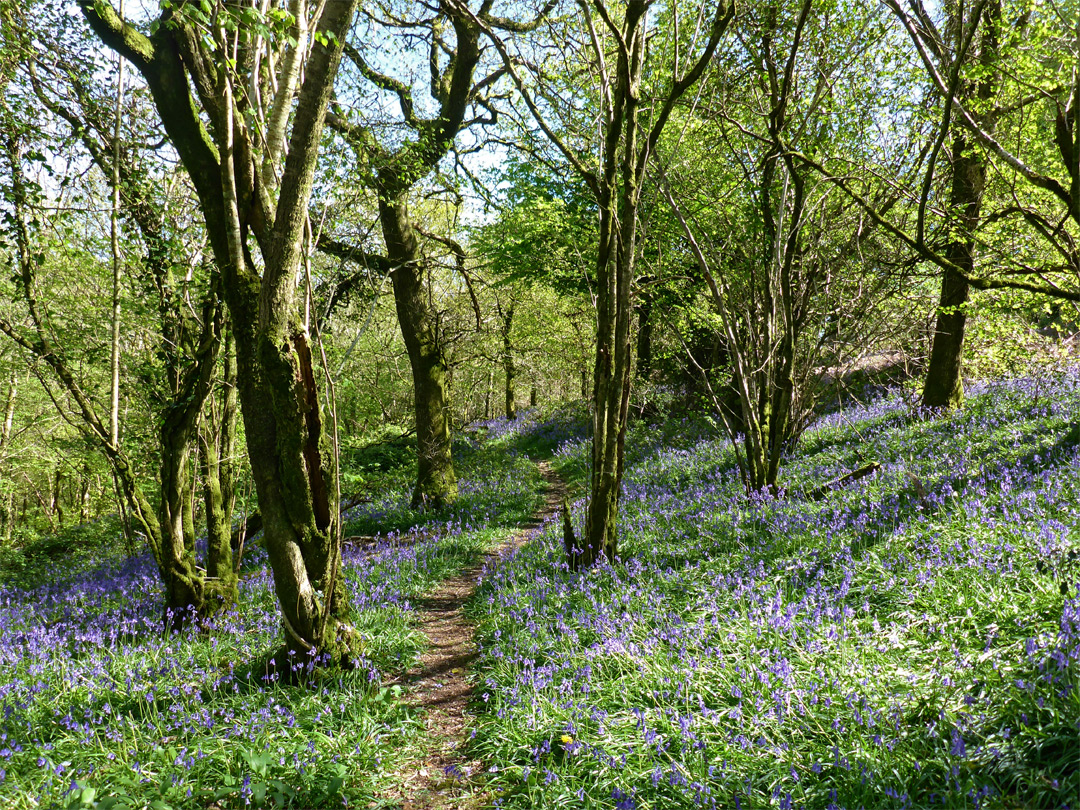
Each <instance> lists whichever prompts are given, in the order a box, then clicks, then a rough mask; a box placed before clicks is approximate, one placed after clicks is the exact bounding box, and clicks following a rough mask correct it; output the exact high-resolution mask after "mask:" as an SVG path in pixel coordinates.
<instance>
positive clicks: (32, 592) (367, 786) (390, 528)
mask: <svg viewBox="0 0 1080 810" xmlns="http://www.w3.org/2000/svg"><path fill="white" fill-rule="evenodd" d="M455 452H456V453H457V455H458V458H459V459H460V462H459V474H460V475H461V478H462V480H461V498H460V500H459V502H458V504H457V506H456V507H455V508H454V510H453V511H452V512H451V513H450V514H446V513H443V514H440V515H438V516H431V515H424V514H421V513H417V512H413V511H412V510H410V509H409V508H408V500H409V489H408V476H407V474H403V475H402V476H401V481H400V486H398V487H394V488H391V489H389V490H387V491H384V492H382V493H379V494H378V495H377V496H376V497H374V498H373V500H371V501H369V502H368V503H366V504H364V505H362V506H361V507H358V508H357V509H356V510H354V511H353V513H352V514H350V515H349V516H348V518H349V523H348V524H347V529H346V533H347V534H350V535H375V537H374V539H373V540H371V539H367V538H365V539H364V542H355V543H351V544H347V545H346V548H345V576H346V579H347V582H348V588H349V592H350V596H351V600H352V604H353V606H354V608H355V609H356V626H357V628H358V629H359V630H360V632H361V634H362V636H363V638H364V639H365V647H364V651H363V657H362V658H361V659H360V660H359V661H357V662H356V663H357V668H356V669H355V671H351V672H346V673H342V674H333V675H330V676H327V677H325V678H324V679H322V680H321V681H319V682H318V684H317V686H305V687H297V686H286V685H284V684H282V683H279V682H277V679H276V678H275V677H274V676H273V675H267V674H266V672H267V670H266V668H265V666H264V665H263V664H262V662H264V661H265V660H266V659H267V656H268V655H269V654H270V653H271V652H272V651H273V650H274V649H276V647H277V646H278V645H279V644H280V643H281V638H282V630H281V625H280V617H279V614H278V612H277V606H276V602H275V600H274V596H273V592H272V584H271V578H270V573H269V568H268V565H267V562H266V558H265V552H263V551H262V550H261V549H259V548H255V549H253V550H251V551H249V552H248V553H247V554H245V558H244V561H243V571H242V578H241V582H240V599H239V605H238V607H237V608H236V609H235V610H232V611H230V612H228V613H226V614H224V615H222V616H220V617H218V618H217V619H216V620H215V621H214V622H213V625H212V627H210V628H209V629H208V631H207V632H201V633H200V632H196V631H192V632H186V633H181V634H174V635H171V636H162V634H161V627H162V613H161V605H162V589H161V585H160V582H159V579H158V577H157V574H156V570H155V568H154V565H153V563H152V561H151V560H150V558H149V557H148V556H146V555H143V556H140V557H137V558H135V559H126V560H114V561H109V562H100V561H99V563H98V564H96V565H93V566H90V567H88V568H86V569H85V570H80V571H65V572H60V573H58V574H57V575H56V576H55V577H54V579H53V581H51V582H48V583H44V584H41V585H38V586H36V587H34V588H20V587H16V586H10V585H9V586H5V587H2V588H0V808H28V807H35V806H42V807H55V806H72V807H94V806H96V807H100V808H103V809H104V808H110V807H153V808H161V809H162V810H165V809H166V808H170V807H209V806H213V807H217V808H228V807H245V806H249V805H252V806H265V805H273V806H286V805H288V806H299V807H313V806H343V805H344V806H356V805H357V804H358V803H359V804H360V806H366V804H367V801H368V800H370V799H371V798H372V797H374V796H375V795H376V793H377V791H378V788H379V775H380V773H385V772H386V771H387V769H388V768H389V767H390V766H392V765H393V762H394V761H395V758H400V757H401V756H402V751H404V750H407V748H408V745H409V744H410V743H412V742H415V738H416V736H417V734H418V731H419V728H420V723H419V721H418V718H417V717H415V716H412V715H410V714H409V712H408V710H406V709H404V708H403V707H402V704H401V702H400V701H399V700H397V696H398V694H399V689H398V688H397V687H386V686H384V685H383V680H384V678H385V677H386V676H388V675H391V674H393V673H396V672H400V671H401V670H402V669H404V668H405V667H407V666H408V664H409V663H410V661H411V660H412V658H413V656H414V655H415V654H416V652H417V651H418V649H419V648H420V645H421V642H422V635H421V634H420V633H419V632H417V631H416V630H415V629H414V626H413V625H414V622H413V617H412V616H411V605H410V600H411V599H415V598H416V597H417V596H418V595H420V594H422V593H424V592H425V591H428V590H430V589H431V588H432V587H434V585H435V584H436V583H437V582H439V581H440V580H442V579H444V578H445V577H447V576H449V575H451V574H452V573H454V572H455V571H456V570H459V569H460V568H461V567H462V566H463V565H464V564H466V563H468V562H469V561H471V560H474V559H476V557H477V556H478V555H479V554H480V553H481V552H482V551H483V549H485V548H486V547H488V546H489V545H490V544H491V543H492V542H496V541H497V540H499V539H501V538H502V537H503V536H505V535H506V533H508V532H509V531H511V530H512V527H513V526H514V525H515V524H516V523H518V522H520V521H521V520H523V519H525V518H526V517H528V516H529V515H530V514H531V513H532V512H533V511H534V510H535V508H536V506H537V499H538V495H537V491H538V489H539V485H538V481H539V479H538V473H537V472H536V468H535V466H534V465H533V464H532V463H531V462H529V461H527V460H526V459H525V458H523V457H517V456H515V455H512V454H508V453H506V452H505V450H504V449H499V448H497V447H491V446H489V449H488V450H485V449H484V448H481V447H479V445H478V443H477V442H475V441H474V442H472V443H471V444H470V443H468V442H466V441H462V442H461V443H459V445H458V446H457V447H456V448H455Z"/></svg>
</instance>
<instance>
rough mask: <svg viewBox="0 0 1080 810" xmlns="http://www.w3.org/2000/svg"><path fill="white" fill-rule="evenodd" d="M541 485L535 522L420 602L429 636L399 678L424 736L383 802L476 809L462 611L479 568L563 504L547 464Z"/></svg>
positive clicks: (469, 633) (466, 627) (468, 630)
mask: <svg viewBox="0 0 1080 810" xmlns="http://www.w3.org/2000/svg"><path fill="white" fill-rule="evenodd" d="M537 466H538V467H539V468H540V473H541V475H543V477H544V481H545V482H546V483H547V491H546V495H545V502H544V505H543V507H542V508H541V509H540V510H539V511H538V512H537V513H536V514H535V515H534V516H533V519H532V520H531V521H530V522H529V523H528V524H526V525H525V526H523V527H522V528H521V529H519V530H518V531H516V532H515V533H514V534H513V535H511V536H510V537H509V538H507V539H506V540H505V541H504V542H502V543H500V544H499V545H498V546H496V547H494V548H492V549H490V550H489V551H487V552H486V553H485V554H484V556H483V557H482V558H481V559H480V560H478V561H477V562H476V563H474V564H473V565H471V566H469V567H468V568H466V569H464V570H462V571H461V572H460V573H459V574H458V575H457V576H454V577H451V578H450V579H447V580H445V581H443V583H442V584H441V585H439V587H438V588H437V589H436V590H435V591H434V592H433V593H430V594H428V595H427V596H425V597H424V598H423V599H420V600H418V605H419V607H420V611H419V618H420V630H421V631H422V632H423V633H424V635H425V636H427V639H428V646H427V649H426V650H425V651H424V652H423V653H422V654H421V656H420V659H419V661H418V662H417V664H416V666H414V667H413V669H411V670H410V671H409V672H408V673H406V675H405V676H404V678H403V679H402V685H403V686H405V687H406V689H407V690H408V691H407V692H406V694H405V695H404V698H403V699H404V700H405V702H406V703H407V704H409V705H410V706H413V707H415V708H417V709H418V710H420V712H421V713H422V716H423V719H424V726H425V736H424V740H423V743H422V745H423V747H422V749H421V751H420V753H419V755H418V756H416V757H414V758H413V759H411V760H409V761H407V762H405V763H403V764H402V765H401V766H400V767H399V768H398V769H397V771H396V774H395V785H394V787H392V788H391V789H390V790H388V791H386V792H384V794H383V796H382V798H383V799H384V800H389V801H390V802H391V803H392V804H391V806H398V807H401V808H402V809H403V810H441V808H449V807H476V806H479V804H480V803H482V802H483V800H484V796H483V791H482V789H480V790H479V792H478V789H479V788H480V785H479V784H478V783H477V781H475V777H477V776H479V775H481V772H482V770H483V769H482V764H481V763H479V762H476V761H469V760H468V759H467V757H466V754H465V750H464V748H465V743H466V735H467V733H468V725H469V714H468V706H469V702H470V700H472V696H473V686H472V684H470V683H469V677H468V676H469V673H468V669H469V666H470V664H471V663H472V662H473V660H474V659H475V658H476V645H475V644H474V641H473V633H474V627H473V625H472V623H471V622H469V620H468V619H466V618H465V616H464V613H463V611H462V608H463V607H464V605H465V603H466V602H467V601H468V599H469V597H471V596H472V594H473V592H474V591H475V590H476V586H477V580H478V579H479V577H480V574H481V572H482V571H483V569H484V566H485V565H487V564H489V563H491V562H494V561H495V560H496V559H498V557H499V555H500V554H503V553H505V552H506V551H507V550H508V549H510V548H513V547H514V546H518V545H522V544H523V543H525V542H526V541H527V540H528V539H529V538H530V537H532V536H533V535H534V534H535V533H536V532H537V531H538V530H539V529H540V527H541V526H543V524H544V523H545V521H546V520H548V519H549V518H550V517H551V516H553V515H554V514H555V513H556V512H557V511H558V509H559V505H560V504H561V503H562V499H563V496H564V495H565V493H566V485H565V483H564V482H563V481H562V479H560V478H559V477H558V475H556V474H555V472H554V471H552V469H551V467H550V466H549V465H548V463H547V462H546V461H541V462H538V465H537Z"/></svg>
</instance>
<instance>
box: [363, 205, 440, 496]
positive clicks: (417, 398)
mask: <svg viewBox="0 0 1080 810" xmlns="http://www.w3.org/2000/svg"><path fill="white" fill-rule="evenodd" d="M379 220H380V222H381V224H382V231H383V239H384V241H385V243H386V251H387V257H388V258H389V259H390V261H391V263H392V264H393V265H394V267H395V269H394V271H393V273H392V276H393V284H394V302H395V305H396V307H397V316H398V324H399V325H400V327H401V336H402V338H403V339H404V341H405V349H406V351H407V352H408V354H409V365H410V367H411V368H412V376H413V397H414V399H413V402H414V406H415V411H416V445H417V475H416V487H415V488H414V489H413V497H412V505H413V507H414V508H417V507H421V506H423V507H427V508H432V509H439V508H442V507H443V506H446V505H447V504H450V503H453V502H454V501H455V500H456V499H457V477H456V476H455V474H454V464H453V459H452V457H451V452H450V451H451V437H450V406H449V397H448V395H447V380H446V358H445V357H444V355H443V347H442V343H441V339H440V338H441V336H440V334H439V325H438V317H437V314H436V313H435V312H434V311H433V309H432V307H431V303H430V300H429V297H428V288H427V284H426V283H425V280H424V277H423V264H422V262H421V260H420V256H419V252H420V248H419V243H418V242H417V237H416V231H415V229H414V228H413V226H412V222H411V221H410V219H409V209H408V203H407V201H406V193H405V192H404V191H401V192H399V193H398V194H397V195H396V196H395V197H392V198H390V199H380V201H379Z"/></svg>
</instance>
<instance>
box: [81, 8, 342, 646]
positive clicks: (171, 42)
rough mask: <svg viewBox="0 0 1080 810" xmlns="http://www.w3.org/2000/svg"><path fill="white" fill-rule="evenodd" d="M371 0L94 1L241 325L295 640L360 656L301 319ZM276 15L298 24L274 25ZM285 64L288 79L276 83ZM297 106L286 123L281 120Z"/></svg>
mask: <svg viewBox="0 0 1080 810" xmlns="http://www.w3.org/2000/svg"><path fill="white" fill-rule="evenodd" d="M357 5H358V3H357V0H342V2H334V3H327V4H325V5H324V6H320V7H319V8H318V10H317V11H315V10H311V9H309V8H308V7H307V4H306V3H305V2H303V0H295V2H293V3H292V4H291V5H290V9H289V13H287V14H283V13H282V10H281V9H278V8H275V9H274V10H273V14H270V13H266V14H263V13H260V10H259V7H257V6H254V5H249V4H246V3H236V4H233V3H229V4H222V3H220V2H219V3H217V4H216V5H214V6H212V7H211V11H210V13H209V14H208V13H207V12H206V11H205V4H203V5H200V4H192V3H186V2H179V3H174V4H170V5H168V6H166V7H165V8H164V9H163V10H162V12H161V14H160V15H159V16H158V18H157V19H156V20H155V21H154V25H153V26H152V29H151V33H149V34H144V33H142V32H141V31H140V30H139V28H137V27H136V26H135V25H133V24H132V23H130V22H128V21H126V20H124V19H122V18H121V17H120V16H119V15H118V14H117V13H116V10H115V9H114V8H113V7H112V6H111V5H109V4H108V3H106V2H103V0H81V2H80V8H81V10H82V12H83V15H84V16H85V17H86V19H87V21H88V23H89V25H90V27H91V29H92V30H93V31H94V32H95V33H96V34H97V36H99V37H100V38H101V40H102V41H103V42H104V43H105V44H106V45H107V46H109V47H110V48H112V49H113V50H115V51H117V52H118V53H120V54H121V55H123V56H124V57H125V58H126V59H127V60H128V61H129V62H130V63H131V64H132V66H133V67H134V68H135V69H136V70H137V71H139V73H140V74H141V75H142V77H143V79H144V80H145V82H146V84H147V86H148V87H149V90H150V93H151V96H152V98H153V100H154V104H155V106H156V108H157V111H158V114H159V116H160V117H161V120H162V123H163V125H164V127H165V131H166V133H167V134H168V136H169V138H170V140H171V142H172V144H173V147H174V148H175V149H176V151H177V153H178V155H179V156H180V160H181V161H182V163H183V165H184V167H185V169H186V170H187V172H188V174H189V175H190V177H191V181H192V183H193V184H194V187H195V190H196V194H197V197H198V200H199V206H200V208H201V210H202V214H203V218H204V221H205V226H206V230H207V234H208V237H209V242H210V245H211V248H212V251H213V256H214V260H215V263H216V264H217V267H218V269H219V271H220V273H221V277H222V282H223V287H224V298H225V301H226V303H227V305H228V309H229V315H230V318H231V322H232V324H233V329H234V337H235V341H236V352H237V380H238V388H239V397H240V403H241V409H242V416H243V420H244V427H245V437H246V440H247V447H248V456H249V459H250V461H251V469H252V475H253V478H254V481H255V488H256V492H257V493H258V498H259V509H260V512H261V514H262V519H263V526H264V531H265V537H266V547H267V551H268V554H269V558H270V565H271V568H272V570H273V573H274V587H275V590H276V592H277V595H278V601H279V604H280V606H281V612H282V620H283V625H284V629H285V647H286V650H287V651H288V652H291V653H293V654H305V653H311V652H320V653H326V654H327V655H329V656H331V657H332V658H333V659H335V660H338V661H341V662H345V661H347V660H348V659H349V655H350V652H351V641H350V639H351V636H352V630H351V627H350V626H349V624H348V621H347V619H348V613H349V609H348V604H347V600H346V596H345V589H344V584H343V582H342V578H341V550H340V519H339V515H338V510H337V500H338V497H337V492H336V489H335V485H334V480H335V472H336V469H335V454H334V452H333V448H332V447H331V444H330V440H329V439H328V437H327V435H326V431H324V428H323V414H322V407H321V403H320V401H319V390H318V385H317V383H316V378H315V368H316V366H315V364H314V362H313V359H312V347H311V344H310V341H309V337H308V335H307V334H306V333H305V331H304V329H303V326H302V323H301V321H300V319H299V308H298V306H297V303H298V302H297V295H298V289H297V287H298V285H297V279H298V278H300V277H301V275H302V274H301V269H302V267H303V266H304V258H305V255H306V254H305V250H304V246H305V245H308V246H309V247H310V241H311V227H310V223H309V220H308V203H309V200H310V197H311V191H312V180H313V176H314V173H315V167H316V161H317V157H318V153H319V148H320V142H321V135H322V128H323V123H324V120H325V116H326V110H327V107H328V105H329V102H330V96H331V93H332V88H333V81H334V77H335V75H336V73H337V67H338V64H339V62H340V58H341V52H342V48H343V46H344V42H345V38H346V35H347V32H348V29H349V26H350V25H351V23H352V20H353V17H354V14H355V11H356V7H357ZM312 13H315V14H317V16H316V17H315V19H309V15H311V14H312ZM276 21H285V22H286V23H287V24H286V25H284V26H278V27H276V28H275V26H276V25H277V22H276ZM308 32H312V33H311V41H310V42H309V40H308ZM309 46H310V48H309ZM268 51H269V52H271V53H272V55H273V56H274V57H275V58H274V59H268V58H266V56H267V52H268ZM305 56H306V59H305ZM275 68H276V75H275V76H274V78H275V79H276V83H275V85H274V86H276V88H277V93H276V94H274V93H271V92H270V90H269V84H268V78H269V74H270V72H271V70H273V69H275ZM301 74H302V80H301ZM193 91H194V93H193ZM294 91H295V95H296V100H295V104H294V103H293V95H294ZM264 99H272V100H271V101H270V103H269V104H266V103H264ZM289 118H291V119H292V122H293V123H292V129H291V133H290V134H289V135H288V137H287V138H286V135H285V131H286V128H287V127H286V124H284V123H282V122H283V121H286V120H288V119H289ZM208 127H209V129H208ZM256 127H258V129H256ZM282 156H284V157H283V163H279V159H280V158H281V157H282ZM279 172H280V174H279ZM253 248H254V249H256V250H257V251H258V255H259V256H260V258H261V265H262V266H261V273H260V267H259V262H257V260H256V258H255V254H254V252H253Z"/></svg>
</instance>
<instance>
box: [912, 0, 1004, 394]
mask: <svg viewBox="0 0 1080 810" xmlns="http://www.w3.org/2000/svg"><path fill="white" fill-rule="evenodd" d="M983 13H984V14H985V23H984V25H985V27H984V29H983V33H982V41H981V43H980V46H979V67H980V69H981V77H980V79H979V81H978V83H977V84H976V85H972V84H971V83H967V85H966V87H965V89H964V90H962V91H961V93H962V95H964V96H972V95H977V96H978V98H979V100H980V101H981V102H982V105H981V111H980V112H979V114H978V115H977V120H978V121H979V124H980V125H981V126H982V127H983V129H984V130H985V131H986V132H988V133H990V134H993V131H994V113H993V112H992V107H993V104H992V102H993V98H994V95H995V93H996V89H995V87H996V81H997V61H998V25H999V24H1000V20H1001V6H1000V4H999V3H997V2H993V1H992V2H990V3H988V4H987V5H986V8H985V10H984V12H983ZM976 24H978V23H977V22H976V21H974V20H973V21H972V25H976ZM954 27H955V29H956V30H957V31H962V30H963V20H962V19H959V20H955V21H954ZM953 127H954V132H955V134H954V136H953V145H952V186H951V188H950V192H949V215H950V217H951V218H953V222H951V223H950V229H949V234H950V238H949V242H948V244H947V245H946V247H945V257H946V258H947V259H948V260H949V261H950V262H952V263H953V264H954V265H956V266H957V267H959V268H960V270H961V271H962V273H963V274H961V273H957V272H956V271H954V270H946V271H945V273H944V275H943V276H942V279H941V297H940V300H939V304H938V311H937V321H936V324H935V327H934V337H933V343H932V345H931V348H930V362H929V364H928V366H927V369H926V382H925V383H924V385H923V398H922V404H923V407H926V408H959V407H960V406H962V405H963V404H964V381H963V358H964V329H965V327H966V325H967V313H966V311H965V309H966V306H967V302H968V298H969V295H970V289H969V285H968V282H967V280H966V279H965V278H964V277H963V276H964V275H968V276H970V275H972V273H973V271H974V269H975V231H976V230H977V228H978V226H979V219H980V216H981V209H982V196H983V190H984V189H985V188H986V165H985V163H984V162H983V158H982V155H981V154H980V152H979V151H978V149H977V148H976V146H975V144H974V143H972V142H970V141H969V140H968V135H967V132H966V130H965V129H963V127H962V124H960V123H959V122H954V123H953Z"/></svg>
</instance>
